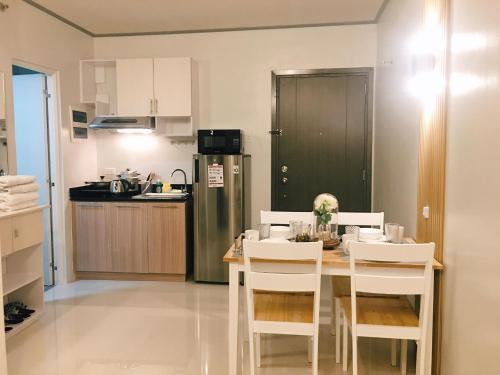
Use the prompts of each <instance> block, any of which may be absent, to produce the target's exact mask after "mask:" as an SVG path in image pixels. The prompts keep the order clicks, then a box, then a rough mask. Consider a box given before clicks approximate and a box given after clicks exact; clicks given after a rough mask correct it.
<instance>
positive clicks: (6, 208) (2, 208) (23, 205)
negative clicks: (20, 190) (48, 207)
mask: <svg viewBox="0 0 500 375" xmlns="http://www.w3.org/2000/svg"><path fill="white" fill-rule="evenodd" d="M35 206H38V200H34V201H27V202H22V203H19V204H15V205H12V206H9V205H8V204H5V203H3V202H0V211H5V212H11V211H19V210H24V209H25V208H30V207H35Z"/></svg>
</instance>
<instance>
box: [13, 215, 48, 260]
mask: <svg viewBox="0 0 500 375" xmlns="http://www.w3.org/2000/svg"><path fill="white" fill-rule="evenodd" d="M12 233H13V244H12V245H13V249H12V250H13V251H17V250H21V249H25V248H27V247H30V246H33V245H37V244H39V243H42V242H43V216H42V211H38V212H33V213H30V214H26V215H21V216H15V217H13V218H12Z"/></svg>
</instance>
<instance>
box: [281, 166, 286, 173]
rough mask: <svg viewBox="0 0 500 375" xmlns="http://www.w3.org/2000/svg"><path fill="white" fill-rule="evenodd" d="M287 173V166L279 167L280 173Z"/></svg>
mask: <svg viewBox="0 0 500 375" xmlns="http://www.w3.org/2000/svg"><path fill="white" fill-rule="evenodd" d="M287 172H288V165H282V166H281V173H287Z"/></svg>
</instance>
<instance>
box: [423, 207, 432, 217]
mask: <svg viewBox="0 0 500 375" xmlns="http://www.w3.org/2000/svg"><path fill="white" fill-rule="evenodd" d="M430 215H431V209H430V207H429V206H425V207H424V208H423V209H422V216H423V217H424V219H428V218H429V217H430Z"/></svg>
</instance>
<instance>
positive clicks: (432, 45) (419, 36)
mask: <svg viewBox="0 0 500 375" xmlns="http://www.w3.org/2000/svg"><path fill="white" fill-rule="evenodd" d="M445 47H446V39H445V37H444V35H443V33H442V31H441V28H440V27H439V26H438V25H435V26H428V27H426V28H425V29H424V30H422V31H420V32H418V33H416V34H415V35H414V36H413V38H411V40H410V43H409V48H410V53H411V54H412V55H414V56H421V55H433V56H436V55H438V54H439V53H441V52H442V51H444V49H445Z"/></svg>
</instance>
